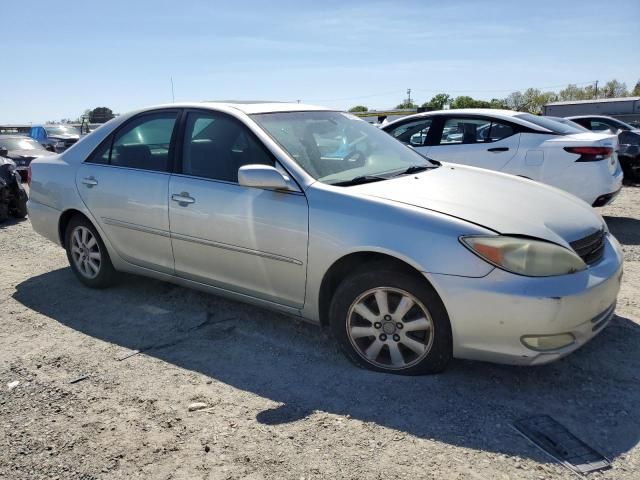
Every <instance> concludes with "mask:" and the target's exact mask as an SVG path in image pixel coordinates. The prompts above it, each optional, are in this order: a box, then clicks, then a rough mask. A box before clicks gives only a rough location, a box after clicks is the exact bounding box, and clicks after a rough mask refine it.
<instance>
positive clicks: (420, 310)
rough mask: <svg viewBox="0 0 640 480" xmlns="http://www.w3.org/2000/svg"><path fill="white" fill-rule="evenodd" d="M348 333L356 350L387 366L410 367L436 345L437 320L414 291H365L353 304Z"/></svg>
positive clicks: (380, 364) (372, 360)
mask: <svg viewBox="0 0 640 480" xmlns="http://www.w3.org/2000/svg"><path fill="white" fill-rule="evenodd" d="M346 328H347V335H348V337H349V341H350V342H351V344H352V346H353V347H354V348H355V350H356V352H357V353H358V354H359V355H360V356H361V357H362V358H363V359H364V360H366V361H367V362H369V363H371V364H373V365H375V366H377V367H380V368H384V369H390V370H400V369H405V368H409V367H411V366H413V365H415V364H417V363H419V362H420V361H421V360H422V359H424V358H425V357H426V356H427V355H428V353H429V351H430V350H431V347H432V345H433V338H434V323H433V319H432V318H431V315H430V314H429V310H428V309H427V308H426V307H425V306H424V305H423V304H422V302H420V300H418V299H417V298H416V297H415V296H414V295H412V294H410V293H409V292H406V291H404V290H400V289H397V288H391V287H377V288H373V289H371V290H367V291H366V292H364V293H362V294H361V295H360V296H358V298H356V299H355V300H354V302H353V303H352V304H351V306H350V307H349V311H348V313H347V322H346Z"/></svg>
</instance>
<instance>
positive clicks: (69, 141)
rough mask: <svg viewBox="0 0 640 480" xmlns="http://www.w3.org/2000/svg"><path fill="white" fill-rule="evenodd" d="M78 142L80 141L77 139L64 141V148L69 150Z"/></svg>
mask: <svg viewBox="0 0 640 480" xmlns="http://www.w3.org/2000/svg"><path fill="white" fill-rule="evenodd" d="M77 141H78V139H77V138H68V139H67V140H65V141H64V146H65V148H69V147H70V146H71V145H73V144H74V143H76V142H77Z"/></svg>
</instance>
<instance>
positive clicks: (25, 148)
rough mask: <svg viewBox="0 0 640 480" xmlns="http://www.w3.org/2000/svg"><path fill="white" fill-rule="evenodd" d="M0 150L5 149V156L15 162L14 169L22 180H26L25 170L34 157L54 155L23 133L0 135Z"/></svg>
mask: <svg viewBox="0 0 640 480" xmlns="http://www.w3.org/2000/svg"><path fill="white" fill-rule="evenodd" d="M0 150H6V151H7V153H6V157H8V158H10V159H11V160H13V161H14V163H15V164H16V171H17V172H18V174H19V175H20V178H21V179H22V181H23V182H24V181H26V180H27V170H28V169H29V165H30V164H31V161H32V160H33V159H35V158H40V157H46V156H47V155H54V154H53V153H52V152H50V151H48V150H47V149H46V148H44V147H43V146H42V145H41V144H40V143H38V142H37V141H35V140H34V139H33V138H30V137H27V136H25V135H0Z"/></svg>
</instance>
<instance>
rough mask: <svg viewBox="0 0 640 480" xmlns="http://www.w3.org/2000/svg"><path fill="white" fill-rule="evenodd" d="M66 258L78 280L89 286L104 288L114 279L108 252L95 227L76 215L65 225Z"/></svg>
mask: <svg viewBox="0 0 640 480" xmlns="http://www.w3.org/2000/svg"><path fill="white" fill-rule="evenodd" d="M65 246H66V250H67V258H68V259H69V264H70V265H71V269H72V270H73V273H75V274H76V277H78V280H80V281H81V282H82V283H84V284H85V285H86V286H88V287H91V288H105V287H108V286H110V285H112V284H113V283H114V282H115V280H116V271H115V269H114V268H113V265H112V264H111V259H110V258H109V252H107V248H106V247H105V245H104V242H103V241H102V239H101V238H100V235H99V234H98V232H97V230H96V229H95V227H94V226H93V225H92V224H91V222H89V221H88V220H87V219H85V218H83V217H80V216H76V217H74V218H72V219H71V221H70V222H69V225H68V226H67V232H66V236H65Z"/></svg>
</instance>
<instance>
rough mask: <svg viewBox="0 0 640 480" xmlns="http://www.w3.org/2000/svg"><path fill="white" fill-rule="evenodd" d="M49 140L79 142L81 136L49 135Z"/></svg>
mask: <svg viewBox="0 0 640 480" xmlns="http://www.w3.org/2000/svg"><path fill="white" fill-rule="evenodd" d="M47 138H49V139H52V140H78V139H79V138H80V136H79V135H66V134H65V135H62V134H60V135H48V136H47Z"/></svg>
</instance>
